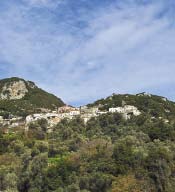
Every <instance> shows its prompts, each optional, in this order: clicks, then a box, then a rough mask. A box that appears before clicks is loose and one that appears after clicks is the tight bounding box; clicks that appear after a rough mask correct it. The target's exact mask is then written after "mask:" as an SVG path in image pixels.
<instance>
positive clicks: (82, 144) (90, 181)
mask: <svg viewBox="0 0 175 192" xmlns="http://www.w3.org/2000/svg"><path fill="white" fill-rule="evenodd" d="M0 85H1V86H0V89H1V92H0V97H1V105H2V103H3V107H4V108H2V107H1V110H2V111H5V110H6V111H10V110H11V111H13V113H14V112H15V113H19V112H21V111H22V110H21V105H20V104H21V103H22V104H23V108H22V109H23V110H24V112H26V111H27V113H30V111H29V109H32V110H31V111H32V112H34V111H35V110H38V107H45V108H50V109H52V108H53V109H54V108H55V106H57V104H55V103H53V100H54V99H53V98H55V97H54V96H53V95H51V96H49V97H48V93H46V92H44V91H42V90H41V89H39V88H37V87H36V85H35V84H34V83H32V82H28V81H24V80H23V79H18V78H17V79H16V78H12V79H6V80H3V81H1V84H0ZM49 95H50V94H49ZM40 96H41V97H40ZM34 98H35V99H34ZM46 98H47V99H46ZM50 98H52V99H50ZM44 99H45V100H44ZM34 101H35V102H34ZM41 101H42V102H43V103H42V102H41ZM44 101H46V102H48V101H50V102H48V103H47V106H46V103H45V102H44ZM54 101H58V99H57V98H56V100H54ZM50 103H51V106H50ZM6 104H8V105H6ZM12 104H13V105H12ZM30 105H31V106H32V107H30ZM43 105H44V106H43ZM61 105H63V102H61ZM58 106H59V104H58ZM15 110H16V111H15ZM18 110H19V111H18ZM20 110H21V111H20ZM71 110H73V111H71ZM77 110H79V112H80V113H78V115H77V113H75V112H77ZM59 111H60V113H59V114H58V113H53V114H52V113H49V115H51V117H49V119H50V120H51V121H53V120H54V117H56V119H55V120H59V121H56V122H57V123H56V124H54V126H53V127H52V128H51V129H48V128H49V126H50V125H49V123H48V121H47V120H46V119H44V118H42V119H38V118H36V121H32V122H30V123H29V124H28V126H27V129H26V126H25V124H23V122H22V121H24V123H25V122H26V121H25V120H24V119H23V118H22V119H20V118H18V117H16V118H12V119H9V123H7V120H8V119H3V118H2V117H1V119H0V191H4V192H5V191H13V192H31V191H36V192H37V191H41V192H174V189H175V103H174V102H172V101H169V100H168V99H166V98H164V97H161V96H156V95H152V94H147V93H140V94H137V95H130V94H123V95H122V94H113V95H111V96H109V97H107V98H104V99H100V100H98V101H96V102H94V103H91V104H88V105H87V106H82V107H81V108H80V109H75V108H72V107H68V106H64V107H63V108H61V109H60V110H59ZM61 111H63V114H61ZM65 111H66V112H67V113H66V114H69V115H70V116H71V118H67V117H68V116H67V115H66V116H65ZM22 112H23V111H22ZM69 112H70V113H69ZM41 114H42V113H41ZM41 114H35V115H37V117H38V115H41ZM43 114H44V115H45V113H43ZM73 114H74V116H73ZM35 115H32V117H34V116H35ZM46 115H48V114H46ZM52 115H53V116H52ZM59 115H60V116H59ZM60 117H62V118H60ZM65 117H66V118H65ZM126 117H127V118H126ZM63 118H64V119H63ZM83 118H84V119H83ZM14 119H16V121H15V120H14ZM19 119H20V120H19ZM83 120H86V121H83ZM17 121H19V122H17ZM54 122H55V121H54ZM4 123H5V124H4ZM8 126H9V130H8ZM48 130H49V131H48Z"/></svg>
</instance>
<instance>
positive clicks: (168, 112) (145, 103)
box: [87, 92, 175, 121]
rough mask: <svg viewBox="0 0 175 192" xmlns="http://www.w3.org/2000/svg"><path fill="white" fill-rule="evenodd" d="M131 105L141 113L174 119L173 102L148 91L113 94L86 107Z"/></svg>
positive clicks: (101, 107)
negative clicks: (134, 93)
mask: <svg viewBox="0 0 175 192" xmlns="http://www.w3.org/2000/svg"><path fill="white" fill-rule="evenodd" d="M124 105H132V106H135V107H137V108H138V110H139V111H140V112H141V113H142V114H143V115H147V116H150V117H152V118H159V117H161V118H164V119H169V120H172V121H174V119H175V103H174V102H173V101H169V100H168V99H167V98H165V97H162V96H157V95H152V94H148V93H145V92H144V93H139V94H136V95H131V94H113V95H111V96H109V97H107V98H103V99H100V100H97V101H95V102H94V103H91V104H88V105H87V106H88V107H94V106H98V107H99V109H100V110H108V109H109V108H112V107H122V106H124Z"/></svg>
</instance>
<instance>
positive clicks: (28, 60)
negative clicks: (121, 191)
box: [0, 0, 175, 105]
mask: <svg viewBox="0 0 175 192" xmlns="http://www.w3.org/2000/svg"><path fill="white" fill-rule="evenodd" d="M174 36H175V2H174V0H140V1H138V0H76V1H73V0H8V1H0V79H2V78H7V77H12V76H13V77H14V76H17V77H22V78H24V79H27V80H31V81H34V82H36V84H37V85H38V86H39V87H41V88H43V89H45V90H47V91H49V92H52V93H54V94H55V95H57V96H58V97H60V98H62V99H63V100H64V101H65V102H66V103H69V104H71V105H81V104H86V103H89V102H91V101H94V100H96V99H99V98H102V97H105V96H108V95H110V94H112V93H114V92H115V93H134V94H135V93H139V92H144V91H146V92H150V93H153V94H158V95H162V96H165V97H168V98H169V99H171V100H175V89H174V85H175V75H174V71H175V54H174V53H175V38H174Z"/></svg>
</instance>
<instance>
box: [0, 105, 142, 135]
mask: <svg viewBox="0 0 175 192" xmlns="http://www.w3.org/2000/svg"><path fill="white" fill-rule="evenodd" d="M116 112H117V113H120V114H122V115H123V118H124V119H126V120H127V119H129V118H130V117H131V115H134V116H138V115H140V114H141V112H140V111H139V110H138V109H137V108H136V107H135V106H131V105H124V106H123V107H113V108H109V109H108V110H106V111H101V110H100V109H99V107H88V106H81V107H78V108H75V107H72V106H68V105H65V106H63V107H59V108H58V109H57V110H55V111H50V110H46V111H45V112H43V113H36V114H31V115H28V116H27V117H26V118H25V119H24V118H22V117H15V116H9V117H8V118H7V119H5V118H3V117H2V116H0V126H1V127H3V128H4V132H8V131H9V129H10V128H15V127H18V128H19V127H25V130H28V126H29V125H30V124H31V123H32V122H35V121H37V120H40V119H45V120H47V122H48V126H49V128H52V127H53V126H54V125H56V124H57V123H59V122H60V121H61V120H62V119H64V118H67V119H73V118H74V117H76V116H80V117H81V118H82V119H83V121H84V123H85V124H86V123H87V121H88V120H89V119H90V118H92V117H97V116H99V115H102V114H106V113H116ZM48 130H50V131H51V129H48Z"/></svg>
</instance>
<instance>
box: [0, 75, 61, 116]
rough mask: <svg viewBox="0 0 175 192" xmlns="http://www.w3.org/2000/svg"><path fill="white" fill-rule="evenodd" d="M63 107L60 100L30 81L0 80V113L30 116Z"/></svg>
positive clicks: (19, 79) (17, 79)
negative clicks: (44, 110) (41, 111)
mask: <svg viewBox="0 0 175 192" xmlns="http://www.w3.org/2000/svg"><path fill="white" fill-rule="evenodd" d="M63 105H64V102H63V101H62V100H61V99H60V98H57V97H56V96H54V95H52V94H50V93H48V92H46V91H44V90H42V89H40V88H38V87H37V86H36V85H35V83H33V82H31V81H26V80H24V79H21V78H17V77H13V78H8V79H2V80H0V113H3V114H7V113H10V114H18V113H19V114H24V113H26V114H30V113H34V112H35V113H36V112H38V111H40V110H43V109H47V110H55V109H57V108H58V107H61V106H63Z"/></svg>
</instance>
